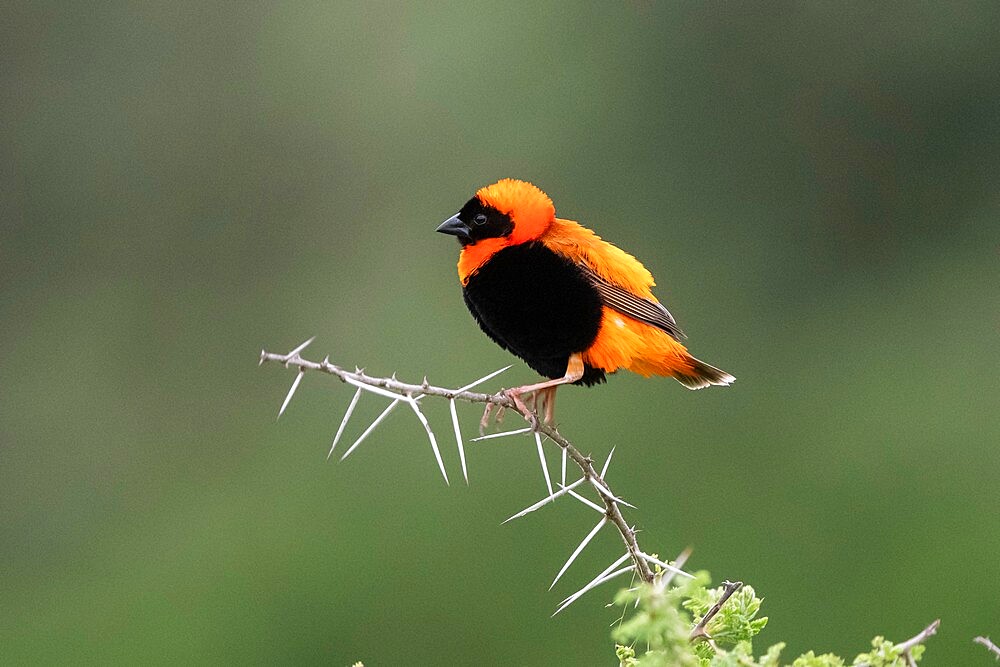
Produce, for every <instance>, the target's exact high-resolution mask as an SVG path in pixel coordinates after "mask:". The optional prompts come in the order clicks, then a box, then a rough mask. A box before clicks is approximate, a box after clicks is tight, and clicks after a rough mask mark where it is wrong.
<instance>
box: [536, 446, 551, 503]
mask: <svg viewBox="0 0 1000 667" xmlns="http://www.w3.org/2000/svg"><path fill="white" fill-rule="evenodd" d="M535 446H536V447H537V448H538V460H539V461H541V463H542V474H543V475H545V487H546V488H547V489H548V490H549V495H550V496H551V495H552V478H551V477H550V476H549V464H548V462H547V461H546V460H545V450H543V449H542V436H541V434H539V433H538V431H535Z"/></svg>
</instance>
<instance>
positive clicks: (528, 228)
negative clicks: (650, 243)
mask: <svg viewBox="0 0 1000 667" xmlns="http://www.w3.org/2000/svg"><path fill="white" fill-rule="evenodd" d="M555 213H556V211H555V206H554V205H553V203H552V200H551V199H550V198H549V196H548V195H546V194H545V192H543V191H542V190H541V189H540V188H538V187H537V186H535V185H533V184H532V183H529V182H527V181H522V180H517V179H512V178H505V179H501V180H499V181H497V182H496V183H493V184H491V185H487V186H485V187H482V188H480V189H479V190H477V191H476V193H475V194H474V195H473V196H472V198H471V199H469V200H468V201H467V202H466V203H465V205H464V206H462V208H461V209H460V210H459V211H458V213H456V214H455V215H453V216H451V217H450V218H448V219H447V220H445V221H444V222H443V223H441V224H440V225H439V226H438V228H437V230H436V231H438V232H441V233H442V234H449V235H452V236H455V237H457V238H458V241H459V245H460V247H461V251H460V253H459V258H458V278H459V281H460V283H461V285H462V294H463V297H464V299H465V305H466V306H467V307H468V309H469V311H470V312H471V313H472V316H473V318H474V319H475V320H476V322H477V323H478V324H479V327H480V328H481V329H482V330H483V332H484V333H485V334H486V335H487V336H488V337H489V338H490V339H492V340H493V341H494V342H495V343H496V344H497V345H499V346H500V347H501V348H503V349H504V350H507V351H509V352H511V353H513V354H514V355H515V356H517V357H520V358H521V359H522V360H524V362H525V363H526V364H527V365H528V366H529V367H530V368H532V369H533V370H534V371H536V372H537V373H538V374H539V375H541V376H543V377H544V378H547V379H545V380H543V381H541V382H536V383H533V384H528V385H524V386H520V387H514V388H511V389H507V390H505V391H504V394H505V395H506V396H508V397H509V398H510V399H511V400H512V402H513V403H514V405H515V406H516V408H517V409H518V411H520V412H521V414H522V415H524V417H525V418H526V419H527V420H528V421H529V423H530V424H531V425H532V427H534V428H535V429H537V428H538V425H539V422H538V414H537V413H541V412H542V409H543V408H544V415H543V419H544V422H545V423H546V424H550V425H551V424H552V423H553V420H554V414H555V390H556V389H557V388H558V387H559V386H561V385H564V384H575V385H584V386H592V385H596V384H599V383H602V382H605V381H606V378H607V375H608V374H611V373H615V372H616V371H619V370H623V369H624V370H628V371H632V372H634V373H638V374H639V375H642V376H645V377H649V376H652V375H659V376H669V377H672V378H674V379H675V380H677V381H678V382H680V383H681V384H682V385H684V386H685V387H687V388H688V389H702V388H704V387H709V386H712V385H718V386H727V385H730V384H732V383H733V382H734V381H735V378H734V377H733V376H732V375H730V374H729V373H727V372H725V371H723V370H720V369H718V368H716V367H714V366H710V365H708V364H706V363H704V362H702V361H700V360H698V359H696V358H695V357H693V356H692V355H691V354H690V353H689V352H688V351H687V348H686V347H685V346H684V344H683V343H682V342H681V341H682V340H683V339H684V338H686V336H685V334H684V333H683V331H681V329H680V327H679V326H678V325H677V321H676V320H675V319H674V316H673V315H671V314H670V311H668V310H667V309H666V307H665V306H664V305H663V304H662V303H660V302H659V301H658V300H657V299H656V297H655V296H653V293H652V291H651V288H652V287H653V286H654V281H653V276H652V275H651V274H650V272H649V271H648V270H647V269H646V267H644V266H643V265H642V264H641V263H640V262H639V260H637V259H636V258H635V257H633V256H632V255H630V254H628V253H627V252H625V251H624V250H622V249H620V248H618V247H617V246H615V245H612V244H611V243H609V242H607V241H605V240H603V239H602V238H601V237H600V236H598V235H597V234H596V233H594V232H593V231H591V230H590V229H588V228H587V227H584V226H583V225H581V224H580V223H578V222H575V221H573V220H565V219H562V218H557V217H556V214H555ZM525 398H529V399H530V400H531V401H532V402H533V406H534V408H536V409H537V413H536V411H535V410H532V409H529V407H528V405H527V404H526V402H525ZM491 407H492V406H491V405H487V409H486V412H485V413H484V415H483V420H482V422H481V430H482V428H484V427H485V426H486V425H487V424H488V419H489V413H490V409H491Z"/></svg>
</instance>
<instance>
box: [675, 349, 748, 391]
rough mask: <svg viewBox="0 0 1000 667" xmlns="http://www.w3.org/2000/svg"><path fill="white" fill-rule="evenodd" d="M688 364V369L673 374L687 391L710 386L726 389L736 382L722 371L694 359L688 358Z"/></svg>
mask: <svg viewBox="0 0 1000 667" xmlns="http://www.w3.org/2000/svg"><path fill="white" fill-rule="evenodd" d="M690 362H691V367H690V369H688V368H685V369H684V370H683V371H676V372H675V373H674V379H676V380H677V381H678V382H680V383H681V384H682V385H684V386H685V387H687V388H688V389H704V388H705V387H709V386H711V385H717V386H720V387H728V386H729V385H731V384H732V383H733V382H736V378H734V377H733V376H732V375H730V374H729V373H727V372H726V371H724V370H722V369H719V368H716V367H715V366H709V365H708V364H706V363H705V362H703V361H699V360H698V359H695V358H694V357H691V358H690Z"/></svg>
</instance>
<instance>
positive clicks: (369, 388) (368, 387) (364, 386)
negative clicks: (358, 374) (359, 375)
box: [344, 375, 409, 401]
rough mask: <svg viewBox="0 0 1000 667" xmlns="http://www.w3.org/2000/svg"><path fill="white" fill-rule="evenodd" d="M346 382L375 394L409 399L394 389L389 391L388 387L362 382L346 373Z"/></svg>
mask: <svg viewBox="0 0 1000 667" xmlns="http://www.w3.org/2000/svg"><path fill="white" fill-rule="evenodd" d="M344 382H346V383H347V384H349V385H353V386H355V387H360V388H361V389H364V390H365V391H369V392H371V393H373V394H378V395H379V396H385V397H386V398H391V399H392V400H394V401H398V400H400V399H402V400H404V401H405V400H409V399H408V398H407V397H405V396H402V395H401V394H397V393H396V392H394V391H389V390H388V389H383V388H382V387H376V386H374V385H370V384H367V383H365V382H361V381H359V380H355V379H354V378H352V377H351V376H350V375H345V376H344Z"/></svg>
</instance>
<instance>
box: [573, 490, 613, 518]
mask: <svg viewBox="0 0 1000 667" xmlns="http://www.w3.org/2000/svg"><path fill="white" fill-rule="evenodd" d="M569 495H571V496H573V497H574V498H576V499H577V500H579V501H580V502H581V503H583V504H584V505H586V506H587V507H589V508H591V509H593V510H594V511H595V512H600V513H601V514H604V513H605V512H607V511H608V508H607V507H601V506H600V505H598V504H597V503H595V502H594V501H593V500H590V499H589V498H585V497H583V496H581V495H580V494H579V493H577V492H576V491H570V492H569Z"/></svg>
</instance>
